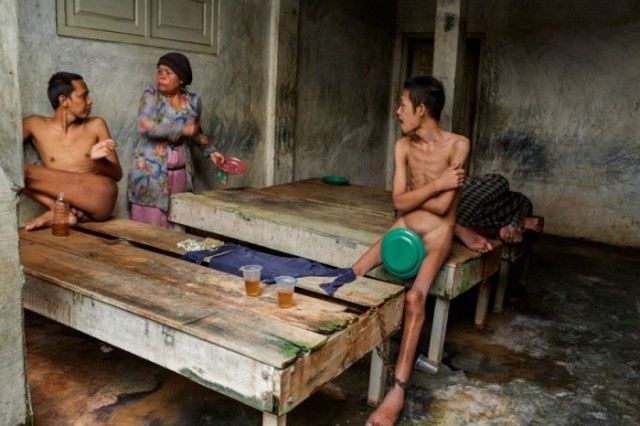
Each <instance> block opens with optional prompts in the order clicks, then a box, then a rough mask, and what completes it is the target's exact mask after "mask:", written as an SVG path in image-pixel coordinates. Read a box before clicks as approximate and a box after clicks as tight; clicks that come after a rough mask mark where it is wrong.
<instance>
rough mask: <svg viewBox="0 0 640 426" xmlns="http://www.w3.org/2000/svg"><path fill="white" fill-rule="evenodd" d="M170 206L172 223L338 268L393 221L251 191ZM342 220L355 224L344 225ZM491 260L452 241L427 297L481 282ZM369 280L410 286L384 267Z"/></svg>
mask: <svg viewBox="0 0 640 426" xmlns="http://www.w3.org/2000/svg"><path fill="white" fill-rule="evenodd" d="M171 203H172V207H171V211H172V213H171V215H172V217H171V219H172V220H175V221H176V222H178V223H182V224H185V225H188V226H191V227H195V228H199V229H204V230H207V231H210V232H214V233H217V234H222V235H227V236H229V237H233V238H237V239H239V240H242V241H247V242H250V243H253V244H257V245H261V246H264V247H269V248H272V249H275V250H278V251H282V252H285V253H290V254H293V255H296V256H301V257H306V258H308V259H312V260H315V261H318V262H322V263H325V264H329V265H333V266H339V267H344V266H350V265H352V264H353V263H354V262H355V261H356V260H357V259H358V258H360V256H362V254H364V253H365V252H366V251H367V250H368V249H369V247H370V246H371V245H372V244H373V243H375V242H376V241H377V240H378V239H379V238H380V237H381V236H383V235H384V233H385V232H386V231H387V230H388V228H389V226H390V225H391V223H392V222H393V218H391V217H388V218H385V220H382V221H381V220H380V218H381V217H382V216H380V215H376V214H373V213H367V212H364V211H358V212H357V214H354V212H353V211H352V210H350V209H349V208H347V207H340V206H333V205H324V204H319V203H314V202H311V201H306V200H296V199H288V198H282V197H279V196H277V195H273V194H266V193H262V194H258V193H256V192H255V191H251V190H236V191H209V192H206V193H204V194H201V195H197V194H192V193H184V194H177V195H176V196H173V197H172V199H171ZM342 217H348V218H358V219H359V220H355V221H354V220H352V219H350V220H347V221H342V219H341V218H342ZM211 218H215V219H211ZM336 221H339V222H340V223H339V224H336V223H335V222H336ZM492 243H493V244H494V245H495V247H496V248H495V249H494V250H493V251H494V252H499V251H500V248H501V246H502V245H501V243H500V242H499V241H492ZM493 256H494V255H484V256H483V255H482V254H481V253H478V252H476V251H474V250H471V249H469V248H467V247H465V246H464V245H462V244H461V243H459V242H457V241H454V243H453V248H452V252H451V255H450V256H449V258H448V259H447V261H446V262H445V265H444V266H443V268H442V269H441V270H440V272H439V273H438V276H437V277H436V279H435V281H434V283H433V284H432V286H431V289H430V293H431V294H433V295H436V296H440V297H448V298H453V297H455V296H457V295H458V294H461V293H463V292H464V291H466V290H468V289H469V288H470V287H472V286H474V285H476V284H477V283H478V282H480V281H481V280H482V279H483V267H484V266H483V265H485V263H486V262H485V261H484V260H483V259H485V258H487V257H489V258H490V259H489V261H488V266H487V268H488V269H487V270H486V272H488V273H493V272H496V271H497V270H498V268H499V262H494V258H493ZM368 276H370V277H374V278H377V279H380V280H382V281H386V282H391V283H397V284H403V285H410V283H411V281H403V280H398V279H397V278H395V277H393V276H392V275H390V274H389V273H387V272H386V271H385V270H384V268H382V267H379V268H376V269H374V270H373V271H371V272H370V273H369V274H368Z"/></svg>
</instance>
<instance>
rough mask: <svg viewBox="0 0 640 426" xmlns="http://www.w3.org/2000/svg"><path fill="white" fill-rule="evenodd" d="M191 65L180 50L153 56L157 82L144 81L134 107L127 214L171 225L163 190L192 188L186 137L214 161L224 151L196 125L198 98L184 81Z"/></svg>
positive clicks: (221, 158) (166, 194)
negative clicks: (150, 84) (154, 84)
mask: <svg viewBox="0 0 640 426" xmlns="http://www.w3.org/2000/svg"><path fill="white" fill-rule="evenodd" d="M191 80H192V75H191V65H190V64H189V59H187V57H186V56H184V55H183V54H181V53H177V52H171V53H167V54H166V55H163V56H162V57H160V59H159V60H158V70H157V75H156V81H157V87H156V88H152V87H147V88H146V89H145V90H144V93H143V94H142V100H141V101H140V109H139V110H138V130H139V131H140V138H139V139H138V143H137V145H136V147H135V149H134V150H133V155H132V158H131V161H132V164H131V170H130V172H129V180H128V185H127V192H128V197H129V201H130V202H131V218H132V219H133V220H135V221H138V222H144V223H149V224H151V225H156V226H160V227H163V228H169V229H172V228H173V224H172V223H170V222H169V220H168V218H167V212H168V210H169V196H170V195H171V194H175V193H179V192H187V191H193V182H192V181H193V175H194V170H193V162H192V160H191V154H190V151H189V147H188V146H187V145H186V143H187V141H191V142H192V143H195V144H196V146H198V148H200V150H201V151H202V154H203V155H204V156H206V157H209V158H211V161H213V163H214V164H217V163H218V162H219V161H224V156H223V155H222V154H221V153H220V152H218V150H217V149H216V148H215V147H214V146H213V143H212V141H211V139H210V138H209V137H207V136H206V135H205V134H204V133H202V129H201V128H200V114H201V112H202V101H201V100H200V98H198V96H196V95H195V94H194V93H191V92H188V91H187V90H186V89H185V87H186V86H188V85H189V84H191Z"/></svg>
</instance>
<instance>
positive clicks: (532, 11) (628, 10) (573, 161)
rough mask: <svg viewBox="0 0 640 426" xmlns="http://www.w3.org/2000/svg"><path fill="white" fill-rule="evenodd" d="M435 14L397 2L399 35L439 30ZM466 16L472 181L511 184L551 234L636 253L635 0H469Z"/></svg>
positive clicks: (639, 53) (639, 241)
mask: <svg viewBox="0 0 640 426" xmlns="http://www.w3.org/2000/svg"><path fill="white" fill-rule="evenodd" d="M425 5H427V7H425ZM434 8H435V2H434V1H424V0H400V1H399V5H398V29H399V31H401V32H430V31H433V24H434V21H433V15H434V14H433V12H434ZM468 17H469V19H468V32H472V33H479V34H482V35H483V36H484V50H483V56H482V64H481V66H482V73H481V76H480V78H481V81H480V85H481V93H480V98H479V105H480V106H479V111H478V116H477V117H478V119H477V126H478V127H477V133H476V134H477V137H476V138H475V140H474V141H472V144H473V146H472V151H473V157H472V158H473V164H472V169H473V170H474V171H475V173H485V172H498V173H502V174H504V175H505V176H507V177H508V178H509V179H510V181H511V184H512V187H513V188H514V189H515V190H519V191H522V192H523V193H525V194H526V195H528V196H529V197H530V198H531V199H532V201H533V204H534V209H535V213H538V214H543V215H544V216H545V217H546V221H545V229H546V230H547V232H549V233H552V234H556V235H561V236H570V237H578V238H585V239H589V240H594V241H601V242H606V243H611V244H616V245H629V246H635V247H638V246H640V231H639V229H640V211H639V210H638V208H637V205H638V201H637V200H638V199H640V189H638V188H639V187H640V173H639V172H640V143H638V138H639V136H638V135H640V99H639V97H638V96H639V94H640V92H639V91H638V88H639V87H640V74H639V73H638V69H639V66H640V4H638V2H635V1H631V0H621V1H618V2H615V5H613V6H611V5H608V4H604V3H602V2H599V1H595V0H590V1H575V0H573V1H569V2H560V3H559V2H555V1H551V0H544V1H537V2H512V1H508V0H493V1H485V0H469V13H468Z"/></svg>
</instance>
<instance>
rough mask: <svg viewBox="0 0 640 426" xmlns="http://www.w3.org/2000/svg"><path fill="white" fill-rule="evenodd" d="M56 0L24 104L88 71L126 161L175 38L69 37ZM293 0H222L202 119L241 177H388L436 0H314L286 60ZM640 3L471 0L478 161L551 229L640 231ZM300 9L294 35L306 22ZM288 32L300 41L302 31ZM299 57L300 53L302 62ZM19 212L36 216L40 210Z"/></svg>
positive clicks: (206, 179) (198, 72)
mask: <svg viewBox="0 0 640 426" xmlns="http://www.w3.org/2000/svg"><path fill="white" fill-rule="evenodd" d="M53 3H54V2H53V1H50V0H25V1H22V2H19V3H18V12H19V33H20V52H21V55H20V66H19V74H20V80H21V100H22V104H23V115H26V114H32V113H38V114H48V113H50V111H51V109H50V106H49V105H48V103H47V99H46V94H45V88H46V81H47V79H48V78H49V76H50V75H51V74H52V73H53V72H55V71H57V70H61V69H65V70H70V71H75V72H78V73H80V74H82V75H84V76H85V79H86V80H87V82H88V84H89V86H90V88H91V89H92V95H93V98H94V103H95V107H94V114H96V115H101V116H103V117H104V118H105V119H106V120H107V122H108V124H109V127H110V129H111V132H112V134H113V136H114V138H115V139H116V140H118V141H119V142H120V144H121V145H120V148H119V151H118V152H119V154H120V158H121V161H122V164H123V166H124V169H125V172H126V171H128V168H129V155H130V152H131V149H132V147H133V144H134V142H135V139H136V137H137V134H136V131H135V114H136V110H137V104H138V100H139V96H140V93H141V91H142V89H143V87H144V86H145V85H147V84H152V83H153V81H154V70H155V63H156V60H157V58H158V57H159V56H160V55H161V54H163V53H164V52H165V51H164V50H163V49H157V48H149V47H143V46H135V45H126V44H116V43H107V42H98V41H89V40H81V39H72V38H65V37H58V36H57V35H56V28H55V9H54V4H53ZM280 4H281V2H280V1H278V0H272V1H271V2H265V1H259V0H239V1H234V2H221V7H220V32H219V39H220V54H219V55H217V56H211V55H203V54H195V53H188V52H187V54H188V56H189V58H190V59H191V61H192V63H193V68H194V74H195V79H194V83H193V84H192V86H191V88H192V89H193V90H194V91H195V92H197V93H198V94H199V95H200V96H201V97H202V98H203V102H204V105H205V110H204V120H203V127H204V128H205V130H207V131H208V132H209V133H210V134H212V135H213V136H214V138H215V139H216V140H218V141H219V145H220V147H221V149H222V150H223V151H224V152H225V153H228V154H233V155H236V156H238V157H240V158H243V159H244V160H246V161H247V162H248V163H249V165H250V168H251V172H250V173H248V174H247V175H245V176H242V177H231V178H230V186H244V185H250V186H262V185H264V184H270V183H272V182H273V176H274V175H276V179H275V180H276V181H277V182H280V181H283V180H284V179H286V177H287V176H291V177H292V178H293V179H302V178H306V177H310V176H322V175H327V174H340V175H346V176H349V177H350V178H351V179H352V181H353V182H354V183H360V184H365V185H371V186H375V187H383V186H384V185H385V183H386V182H385V173H387V176H389V169H390V166H389V164H390V163H389V162H388V159H387V157H388V155H387V154H388V152H391V150H389V149H388V148H389V147H390V145H391V144H392V143H393V140H394V138H395V135H396V134H397V133H396V131H395V129H394V125H393V123H394V119H393V110H392V107H390V106H391V105H393V101H392V99H394V98H395V97H396V96H397V90H398V89H397V86H398V84H397V83H398V82H399V80H401V78H400V76H399V71H400V70H401V69H402V67H401V66H399V65H398V62H400V61H401V56H402V55H401V54H400V53H399V50H401V49H402V43H401V42H399V40H401V39H402V36H401V35H402V34H404V33H412V32H413V33H419V32H427V33H428V32H432V31H433V29H434V12H435V0H428V1H427V0H398V2H397V4H394V2H388V1H384V0H375V1H365V0H358V1H350V2H341V1H338V0H325V1H318V0H300V2H299V17H298V18H297V19H299V23H300V25H299V29H298V34H297V43H298V44H297V45H298V52H297V57H296V54H295V53H291V52H289V53H287V52H285V53H284V54H283V53H282V52H280V53H279V55H280V56H279V57H282V56H284V57H285V58H287V57H288V58H292V63H290V64H288V65H287V64H281V63H278V64H277V65H274V60H273V55H274V52H276V51H277V49H275V51H274V45H273V44H272V40H274V38H276V39H277V37H282V32H281V31H280V32H279V28H278V24H277V20H278V19H282V18H283V17H284V16H285V15H286V14H287V13H288V11H280V12H279V13H277V12H276V13H274V5H280ZM283 4H285V5H287V7H288V6H289V5H294V6H295V2H294V1H291V0H287V1H285V2H284V3H283ZM639 8H640V6H638V5H637V2H633V1H631V0H621V1H619V2H616V4H615V7H609V6H608V5H604V4H601V2H596V1H595V0H588V1H579V2H578V1H577V0H572V1H569V2H564V3H562V5H561V6H560V5H559V4H557V3H556V2H553V1H551V0H542V1H540V2H511V1H507V0H491V1H484V0H469V12H468V16H469V19H468V31H469V32H473V33H476V34H481V35H482V36H483V38H484V44H483V53H482V58H481V67H482V68H481V75H480V88H481V90H480V94H479V105H480V106H479V110H478V114H477V120H476V122H477V129H476V132H475V135H476V137H475V138H474V140H473V141H472V143H473V148H472V149H473V152H472V164H471V169H472V170H473V171H474V173H484V172H489V171H491V172H499V173H502V174H504V175H505V176H507V177H508V178H509V179H510V181H511V183H512V187H513V188H514V189H515V190H520V191H522V192H524V193H525V194H527V195H528V196H529V197H530V198H531V199H532V201H533V203H534V206H535V212H536V213H539V214H543V215H545V216H546V218H547V220H546V230H547V232H550V233H553V234H557V235H563V236H571V237H583V238H586V239H590V240H595V241H602V242H607V243H612V244H619V245H630V246H640V232H638V231H637V229H638V224H639V222H640V217H639V214H640V213H638V211H637V209H635V204H636V201H635V200H636V199H638V191H639V190H638V189H637V188H638V183H639V182H638V180H639V179H640V178H639V173H638V168H639V167H640V166H639V164H640V161H639V160H640V158H639V157H640V148H639V144H638V142H637V134H639V132H638V130H639V129H638V128H639V127H640V120H638V118H639V117H638V115H639V114H640V106H639V100H638V98H637V90H636V88H637V87H638V80H639V79H640V76H639V75H638V73H637V72H636V70H637V68H638V63H639V62H640V53H637V52H640V50H639V49H638V47H640V46H638V45H639V44H640V37H638V35H639V34H640V10H639ZM294 9H295V7H293V8H292V10H293V12H292V13H294V14H295V13H296V11H295V10H294ZM287 16H291V15H287ZM291 22H292V21H290V22H289V23H288V24H287V28H286V31H287V35H286V36H287V39H288V40H293V39H294V38H295V37H296V34H295V25H294V24H292V23H291ZM394 22H395V24H394ZM274 26H275V27H274ZM398 34H400V36H398ZM289 36H290V37H289ZM288 43H289V45H287V46H284V47H285V48H286V49H291V48H292V46H295V43H294V42H293V41H290V42H288ZM277 47H278V46H276V48H277ZM276 62H277V61H276ZM294 62H295V63H294ZM278 67H280V68H279V70H280V71H279V74H278V75H276V76H274V75H273V72H274V70H278ZM283 67H284V68H283ZM287 67H297V73H295V74H296V77H293V75H294V73H293V72H292V71H291V70H290V68H287ZM283 69H288V70H289V75H288V76H285V78H284V81H282V83H280V84H282V86H281V87H280V88H283V89H286V91H287V94H286V96H285V95H284V94H281V93H278V92H277V91H278V81H279V79H280V78H281V77H280V74H281V73H282V70H283ZM274 81H275V82H276V83H275V84H274V83H273V82H274ZM392 82H393V83H392ZM292 83H293V84H295V86H292ZM291 91H293V92H295V93H291ZM274 96H275V97H276V98H278V96H280V98H278V99H279V101H278V99H276V101H273V97H274ZM283 99H285V100H284V101H283ZM289 99H291V100H289ZM274 105H275V107H274ZM278 111H286V114H287V120H292V121H293V122H294V125H293V126H292V127H293V129H292V128H291V125H290V123H289V124H287V126H286V129H281V128H280V127H279V126H280V122H279V121H278V120H279V117H276V118H275V120H274V118H273V116H274V114H278ZM289 131H291V132H293V135H294V137H293V138H291V137H290V136H287V138H285V139H286V140H284V139H283V140H284V142H285V144H284V146H283V147H278V141H277V140H276V142H275V144H274V143H273V139H274V134H277V133H278V132H280V133H286V132H289ZM276 139H277V136H276ZM274 145H275V148H274ZM292 152H293V153H292ZM282 154H285V155H287V158H285V159H284V161H283V160H282ZM280 163H283V164H284V166H283V165H281V164H280ZM274 164H275V166H274ZM197 166H198V168H199V174H198V179H197V181H196V190H202V189H210V188H219V187H220V184H219V183H218V181H217V180H216V178H215V168H214V167H213V165H211V164H209V163H208V162H207V161H200V162H199V163H198V165H197ZM274 167H275V170H274ZM278 167H281V168H282V170H280V171H279V170H278ZM125 183H126V182H125V179H123V181H122V182H121V184H120V188H121V195H120V198H119V200H118V205H117V208H116V211H115V214H116V216H121V217H126V216H127V215H128V209H127V203H126V197H125V196H124V188H125ZM21 213H22V214H21V218H23V219H24V217H26V216H33V215H34V214H35V213H33V211H32V210H29V209H26V208H25V209H23V211H22V212H21Z"/></svg>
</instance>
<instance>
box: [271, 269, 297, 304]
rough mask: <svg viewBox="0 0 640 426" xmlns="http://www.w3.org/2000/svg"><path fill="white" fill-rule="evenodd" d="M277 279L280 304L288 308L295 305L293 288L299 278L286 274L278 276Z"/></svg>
mask: <svg viewBox="0 0 640 426" xmlns="http://www.w3.org/2000/svg"><path fill="white" fill-rule="evenodd" d="M275 280H276V285H277V286H278V306H279V307H281V308H285V309H288V308H290V307H291V306H293V290H294V289H295V287H296V283H297V282H298V279H297V278H295V277H289V276H286V275H284V276H280V277H276V278H275Z"/></svg>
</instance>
